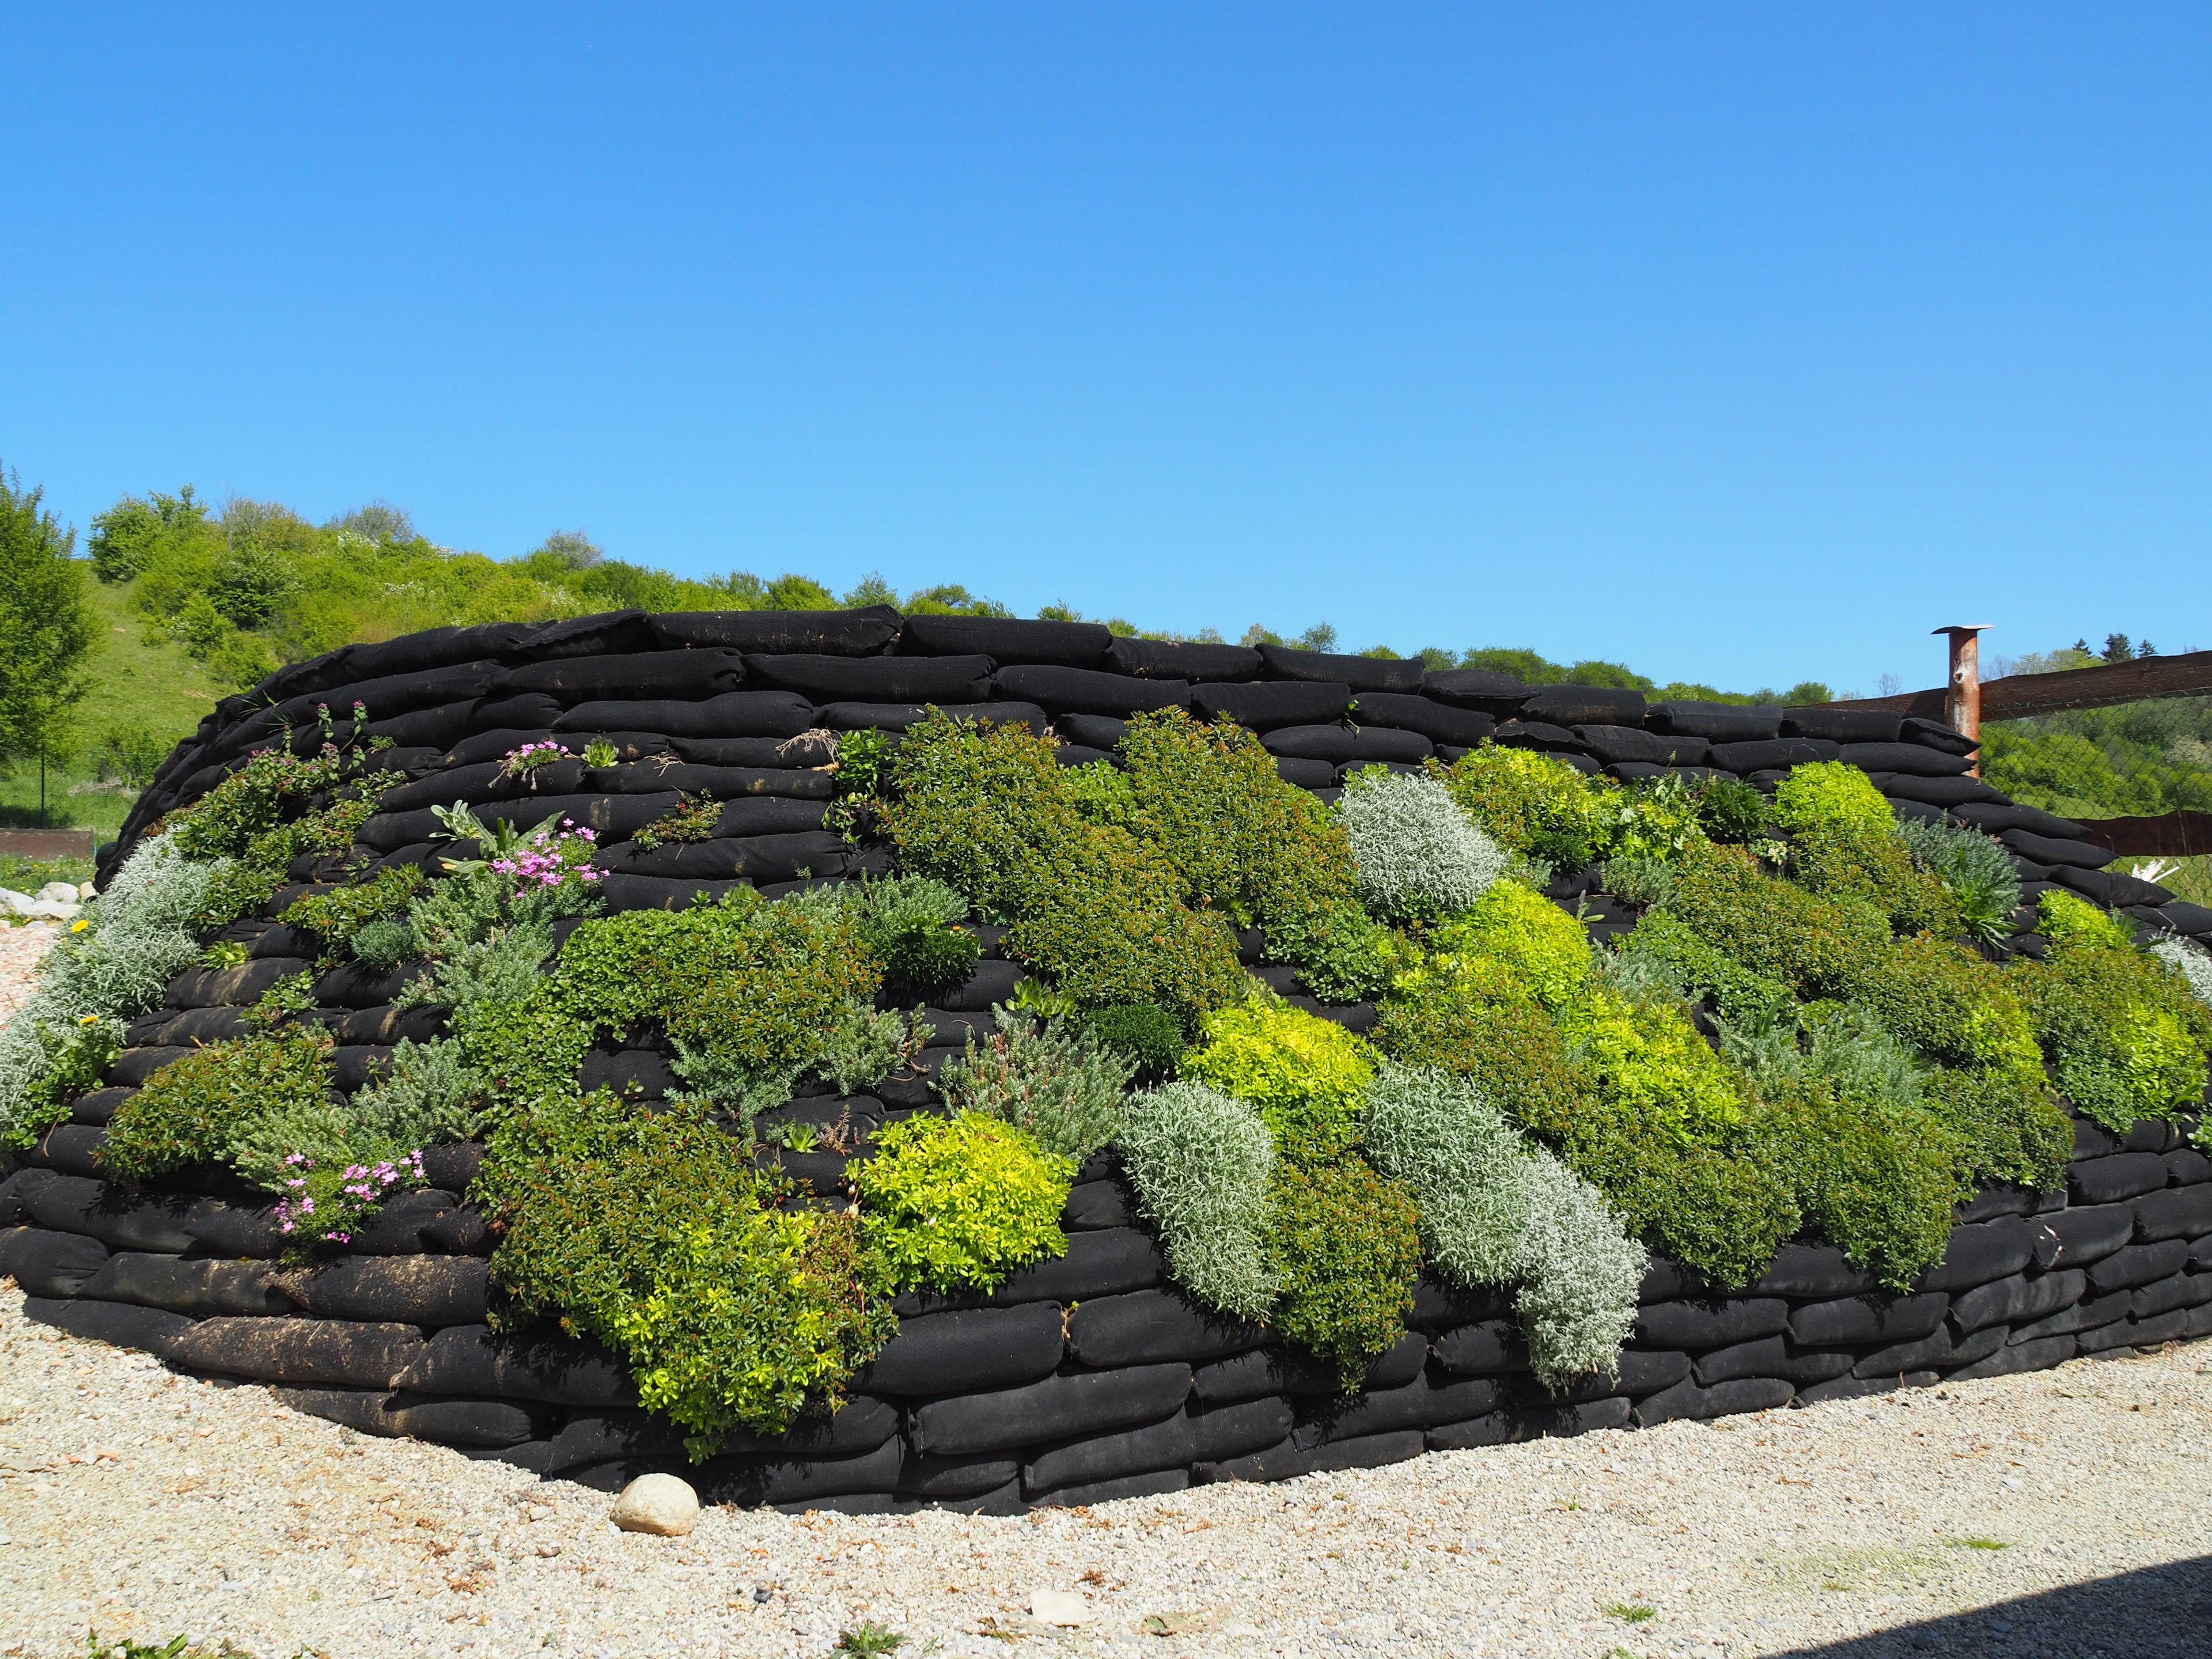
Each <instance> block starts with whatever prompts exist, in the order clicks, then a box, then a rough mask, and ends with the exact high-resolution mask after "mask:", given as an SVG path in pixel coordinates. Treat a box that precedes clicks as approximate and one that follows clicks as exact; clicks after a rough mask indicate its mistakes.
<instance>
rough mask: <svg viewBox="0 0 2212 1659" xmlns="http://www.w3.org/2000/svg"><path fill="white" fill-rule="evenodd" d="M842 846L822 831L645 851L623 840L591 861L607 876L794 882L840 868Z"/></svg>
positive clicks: (725, 838)
mask: <svg viewBox="0 0 2212 1659" xmlns="http://www.w3.org/2000/svg"><path fill="white" fill-rule="evenodd" d="M845 854H846V848H845V843H844V842H843V841H842V839H841V838H840V837H838V836H836V835H834V834H832V833H831V832H830V831H829V830H827V829H808V830H803V831H800V832H799V833H797V834H794V835H787V836H717V837H716V838H714V840H711V841H694V842H677V843H676V844H675V845H673V846H671V847H656V848H650V849H647V848H640V847H638V846H637V845H636V844H635V842H622V843H620V844H618V845H617V846H613V847H610V848H605V850H604V851H603V852H602V853H600V854H599V855H598V856H597V857H595V858H594V860H592V861H593V862H594V863H595V864H597V865H598V866H599V868H601V869H602V870H605V871H606V872H608V873H609V874H610V875H627V876H658V877H661V878H676V879H681V880H684V881H693V880H696V881H733V880H737V879H738V878H744V879H745V880H747V881H753V882H773V881H799V880H802V879H805V878H806V877H809V876H834V875H836V874H838V873H840V872H842V870H843V869H844V867H845Z"/></svg>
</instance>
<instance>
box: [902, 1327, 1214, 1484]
mask: <svg viewBox="0 0 2212 1659" xmlns="http://www.w3.org/2000/svg"><path fill="white" fill-rule="evenodd" d="M929 1317H930V1318H931V1319H963V1318H973V1317H974V1316H973V1315H965V1314H933V1315H931V1316H929ZM922 1322H923V1321H921V1320H914V1321H908V1322H907V1323H908V1325H911V1324H919V1323H922ZM906 1328H907V1326H906V1325H902V1326H901V1331H902V1333H903V1332H904V1330H905V1329H906ZM1189 1393H1190V1367H1189V1366H1188V1365H1187V1364H1153V1365H1127V1366H1122V1367H1121V1368H1119V1369H1117V1370H1098V1371H1066V1372H1062V1373H1060V1374H1059V1375H1056V1376H1047V1377H1045V1378H1043V1379H1042V1380H1041V1381H1036V1382H1031V1383H1027V1384H1024V1386H1021V1387H1018V1388H1012V1389H994V1390H991V1391H988V1392H976V1393H970V1394H960V1395H953V1396H951V1398H949V1399H940V1400H932V1401H927V1402H926V1403H924V1404H921V1405H919V1406H916V1407H914V1409H913V1410H912V1411H911V1412H910V1413H908V1425H907V1438H908V1440H909V1441H910V1442H911V1443H912V1444H913V1446H914V1449H915V1451H917V1452H926V1453H928V1454H930V1455H933V1456H951V1455H970V1454H973V1453H976V1452H995V1451H1005V1450H1008V1449H1012V1448H1015V1447H1019V1446H1033V1445H1037V1444H1040V1443H1043V1442H1046V1441H1052V1440H1060V1439H1064V1438H1066V1437H1070V1436H1073V1435H1088V1434H1097V1433H1102V1432H1103V1431H1107V1430H1110V1429H1119V1428H1125V1427H1127V1426H1128V1425H1131V1424H1133V1423H1153V1422H1158V1420H1159V1419H1162V1418H1164V1417H1166V1416H1168V1415H1170V1413H1175V1412H1178V1411H1180V1410H1182V1405H1183V1401H1184V1400H1185V1398H1186V1397H1187V1396H1188V1394H1189Z"/></svg>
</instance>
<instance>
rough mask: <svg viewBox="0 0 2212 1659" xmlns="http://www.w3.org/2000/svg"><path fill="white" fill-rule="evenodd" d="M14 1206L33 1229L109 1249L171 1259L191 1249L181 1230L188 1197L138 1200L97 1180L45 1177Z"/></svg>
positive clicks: (128, 1191) (23, 1192)
mask: <svg viewBox="0 0 2212 1659" xmlns="http://www.w3.org/2000/svg"><path fill="white" fill-rule="evenodd" d="M18 1202H19V1203H20V1204H21V1207H22V1211H23V1213H24V1215H25V1216H26V1217H27V1218H28V1219H29V1220H31V1221H32V1222H33V1223H35V1224H36V1225H39V1226H41V1227H51V1228H52V1229H54V1230H55V1231H58V1232H67V1233H82V1234H85V1235H86V1236H87V1237H92V1238H96V1239H98V1240H100V1243H103V1244H106V1246H107V1247H108V1248H109V1249H117V1250H154V1251H160V1252H164V1253H167V1254H171V1255H173V1254H175V1253H177V1252H179V1251H183V1250H188V1249H191V1247H192V1236H191V1232H190V1231H187V1230H186V1228H185V1218H187V1216H189V1215H190V1213H191V1206H192V1200H191V1199H189V1198H185V1197H168V1198H140V1197H138V1196H137V1194H135V1193H133V1192H132V1191H131V1189H130V1188H125V1187H120V1186H117V1185H114V1184H113V1183H112V1182H107V1181H104V1180H100V1179H99V1178H97V1177H90V1176H70V1175H52V1174H49V1175H48V1176H46V1179H45V1180H43V1181H41V1182H38V1183H37V1184H35V1185H26V1186H25V1187H24V1188H22V1189H21V1196H20V1198H19V1200H18Z"/></svg>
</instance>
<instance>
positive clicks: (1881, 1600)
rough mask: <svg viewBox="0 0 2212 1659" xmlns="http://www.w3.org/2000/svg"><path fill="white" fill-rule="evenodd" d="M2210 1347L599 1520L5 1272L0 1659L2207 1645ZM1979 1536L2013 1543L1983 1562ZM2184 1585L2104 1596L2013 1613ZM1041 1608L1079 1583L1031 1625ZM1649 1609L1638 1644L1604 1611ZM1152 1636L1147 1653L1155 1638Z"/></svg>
mask: <svg viewBox="0 0 2212 1659" xmlns="http://www.w3.org/2000/svg"><path fill="white" fill-rule="evenodd" d="M2208 1454H2212V1346H2208V1345H2202V1344H2199V1345H2195V1346H2186V1347H2174V1348H2170V1349H2168V1350H2166V1352H2162V1353H2159V1354H2155V1355H2149V1356H2133V1355H2130V1356H2127V1357H2124V1358H2120V1359H2118V1360H2114V1361H2100V1362H2091V1361H2077V1362H2075V1363H2074V1364H2069V1365H2067V1366H2065V1367H2063V1369H2061V1370H2057V1371H2051V1372H2046V1373H2044V1374H2041V1375H2039V1376H2025V1377H2010V1378H2005V1379H2002V1380H1998V1381H1994V1382H1985V1383H1965V1384H1960V1385H1955V1386H1952V1387H1948V1388H1946V1389H1942V1390H1938V1391H1929V1392H1921V1393H1914V1394H1909V1395H1893V1396H1888V1397H1885V1398H1881V1399H1877V1400H1872V1401H1849V1402H1841V1403H1836V1404H1831V1405H1824V1406H1819V1407H1812V1408H1810V1409H1808V1410H1803V1411H1785V1412H1778V1413H1769V1414H1766V1415H1763V1416H1757V1417H1743V1418H1735V1419H1726V1420H1723V1421H1721V1422H1718V1423H1713V1424H1691V1423H1675V1424H1669V1425H1666V1426H1664V1427H1662V1428H1659V1429H1655V1430H1650V1431H1644V1432H1640V1433H1638V1432H1630V1431H1621V1432H1613V1433H1601V1434H1593V1435H1590V1436H1588V1437H1583V1438H1582V1439H1579V1440H1574V1441H1565V1442H1561V1441H1548V1442H1541V1443H1534V1444H1528V1445H1520V1446H1510V1447H1504V1448H1498V1449H1492V1450H1487V1451H1475V1452H1460V1453H1453V1454H1449V1455H1439V1456H1432V1457H1427V1458H1424V1459H1421V1460H1419V1461H1418V1462H1413V1463H1410V1464H1402V1465H1400V1466H1398V1467H1396V1468H1389V1469H1381V1470H1373V1471H1366V1472H1362V1473H1357V1474H1332V1475H1319V1476H1311V1477H1309V1478H1307V1479H1305V1480H1300V1481H1296V1482H1292V1483H1291V1484H1289V1485H1287V1486H1215V1487H1207V1488H1201V1489H1198V1490H1194V1491H1192V1492H1185V1493H1179V1494H1176V1496H1173V1497H1171V1498H1146V1499H1137V1500H1132V1501H1128V1502H1125V1503H1120V1504H1104V1505H1101V1506H1099V1507H1098V1508H1097V1509H1095V1510H1088V1511H1085V1510H1070V1511H1053V1512H1048V1513H1045V1514H1041V1515H1036V1516H1025V1517H1022V1518H1019V1519H1001V1520H984V1519H976V1518H969V1517H964V1516H950V1515H943V1514H928V1515H922V1516H903V1517H878V1518H866V1517H861V1518H854V1517H846V1516H830V1515H821V1514H817V1515H810V1516H783V1515H778V1514H775V1513H772V1512H746V1511H734V1510H710V1511H708V1514H707V1515H706V1516H704V1517H703V1519H702V1522H701V1523H700V1526H699V1528H698V1529H697V1530H696V1532H695V1533H693V1534H691V1535H690V1537H689V1538H686V1539H681V1540H665V1539H655V1538H647V1537H641V1536H634V1535H630V1534H622V1533H617V1532H616V1531H615V1530H614V1529H613V1528H611V1527H610V1526H609V1525H608V1523H607V1522H606V1519H605V1516H606V1512H607V1508H608V1505H609V1502H610V1500H609V1499H608V1498H606V1497H605V1496H603V1495H601V1494H599V1493H597V1492H590V1491H587V1490H586V1489H585V1488H583V1487H580V1486H574V1485H570V1484H568V1483H562V1482H554V1483H544V1484H541V1483H540V1482H538V1481H537V1480H535V1479H533V1478H532V1477H531V1476H528V1475H526V1474H522V1473H520V1471H517V1470H514V1469H512V1468H507V1466H505V1465H503V1464H499V1463H494V1462H471V1461H470V1460H469V1459H466V1458H465V1457H463V1456H461V1455H459V1454H457V1453H454V1452H452V1451H447V1450H444V1449H440V1448H436V1447H433V1446H429V1445H425V1444H419V1443H411V1442H404V1441H380V1440H374V1439H368V1438H364V1437H361V1436H359V1435H356V1434H355V1433H353V1432H352V1431H349V1430H343V1429H340V1428H338V1427H337V1426H336V1425H331V1424H328V1423H324V1422H321V1421H319V1420H316V1419H310V1418H305V1417H301V1416H298V1415H295V1414H294V1413H290V1412H289V1411H288V1410H285V1409H283V1408H282V1407H278V1406H276V1403H275V1401H274V1400H273V1398H272V1396H271V1395H270V1394H269V1392H268V1391H267V1390H266V1389H261V1388H258V1387H255V1386H251V1385H240V1386H223V1385H219V1384H211V1383H199V1382H194V1381H191V1380H189V1379H186V1378H183V1377H179V1376H174V1375H173V1374H171V1373H170V1372H168V1371H167V1370H164V1369H162V1368H161V1366H160V1365H159V1364H156V1363H155V1361H153V1360H152V1359H150V1358H146V1357H143V1356H137V1355H131V1354H128V1353H125V1352H120V1351H118V1350H115V1349H111V1348H107V1347H104V1346H100V1345H99V1344H96V1343H91V1342H85V1341H80V1340H76V1339H74V1338H70V1337H65V1336H63V1335H61V1334H59V1333H57V1332H54V1331H52V1330H50V1329H47V1328H43V1327H40V1326H35V1325H33V1324H31V1323H29V1322H27V1321H26V1320H25V1319H24V1318H23V1316H22V1314H21V1297H20V1296H18V1295H17V1293H16V1292H15V1291H14V1290H13V1289H12V1287H10V1288H5V1289H0V1534H4V1538H5V1541H4V1543H0V1655H4V1656H8V1659H16V1656H23V1659H32V1656H36V1659H83V1656H84V1654H85V1651H86V1638H87V1633H88V1631H97V1632H98V1633H99V1634H100V1636H102V1637H105V1638H115V1639H119V1638H124V1637H130V1638H135V1639H137V1640H141V1641H152V1640H156V1639H167V1638H169V1637H171V1636H173V1635H177V1634H188V1635H190V1636H191V1637H192V1638H194V1639H195V1640H196V1641H198V1642H201V1643H204V1644H208V1645H209V1646H210V1648H215V1647H216V1646H218V1645H219V1644H222V1643H226V1642H227V1643H229V1644H234V1645H235V1647H236V1648H237V1649H239V1650H243V1651H245V1652H248V1653H252V1654H255V1655H259V1656H268V1659H292V1656H294V1655H295V1654H299V1653H302V1652H306V1653H312V1654H315V1655H319V1656H325V1659H355V1656H378V1659H386V1656H415V1655H428V1654H454V1655H465V1656H468V1659H493V1656H512V1655H520V1654H535V1653H538V1652H541V1651H542V1652H550V1653H559V1654H564V1655H574V1656H586V1659H613V1656H623V1659H629V1656H636V1659H677V1656H724V1655H729V1656H738V1655H744V1656H755V1655H759V1656H768V1655H783V1654H803V1655H818V1654H823V1653H825V1652H828V1651H829V1650H831V1648H832V1646H833V1644H835V1643H836V1640H837V1638H838V1636H839V1633H840V1632H842V1631H843V1630H844V1629H846V1628H847V1627H848V1626H852V1625H854V1624H855V1623H857V1622H858V1621H860V1620H864V1619H865V1620H872V1621H874V1622H876V1623H878V1624H880V1625H883V1626H889V1627H890V1628H892V1629H895V1630H898V1631H902V1632H906V1633H907V1634H908V1637H909V1638H910V1639H909V1641H908V1644H907V1645H906V1646H905V1647H904V1648H902V1650H900V1651H901V1652H902V1654H904V1655H907V1656H909V1659H911V1656H915V1655H917V1654H921V1653H925V1652H931V1651H934V1652H937V1653H939V1654H943V1655H982V1654H989V1655H1001V1654H1006V1653H1015V1652H1022V1651H1028V1652H1033V1653H1038V1654H1063V1653H1064V1654H1069V1655H1079V1654H1115V1655H1122V1654H1126V1655H1144V1656H1160V1659H1170V1656H1176V1659H1180V1656H1184V1655H1215V1654H1220V1655H1245V1654H1275V1653H1281V1654H1298V1655H1309V1654H1327V1655H1334V1654H1338V1653H1344V1652H1353V1653H1368V1652H1372V1653H1387V1654H1390V1655H1413V1656H1424V1659H1425V1656H1437V1659H1443V1656H1452V1659H1461V1656H1477V1655H1516V1656H1518V1655H1554V1654H1557V1655H1576V1656H1590V1659H1604V1656H1614V1659H1619V1656H1623V1655H1626V1656H1634V1659H1656V1656H1660V1655H1682V1656H1692V1655H1694V1656H1707V1655H1711V1656H1719V1655H1723V1654H1725V1655H1729V1656H1735V1655H1751V1654H1772V1653H1783V1652H1788V1651H1792V1650H1798V1649H1802V1648H1814V1647H1819V1646H1821V1645H1823V1644H1829V1643H1834V1642H1838V1641H1842V1640H1844V1639H1845V1638H1852V1637H1857V1636H1860V1635H1863V1634H1865V1633H1868V1632H1881V1631H1885V1630H1893V1629H1898V1628H1899V1627H1909V1626H1914V1625H1915V1624H1916V1623H1917V1621H1921V1620H1929V1619H1936V1618H1940V1617H1942V1616H1945V1615H1950V1614H1954V1613H1963V1612H1968V1611H1970V1610H1974V1609H1994V1610H1995V1611H1993V1612H1992V1613H1989V1614H1987V1615H1984V1616H1977V1617H1974V1618H1972V1619H1970V1620H1966V1622H1965V1623H1964V1624H1963V1625H1961V1626H1955V1627H1945V1628H1939V1629H1938V1630H1936V1631H1933V1632H1931V1631H1927V1630H1912V1629H1906V1630H1905V1632H1904V1633H1903V1635H1902V1636H1900V1637H1899V1638H1897V1639H1896V1640H1895V1641H1881V1642H1877V1643H1874V1644H1864V1645H1860V1644H1855V1645H1853V1646H1852V1647H1851V1649H1850V1652H1851V1653H1852V1654H1853V1655H1854V1656H1861V1655H1865V1656H1871V1655H1875V1654H1890V1653H1896V1654H1899V1655H1903V1654H1908V1653H1915V1652H1922V1651H1936V1652H1942V1653H1944V1654H1947V1655H1948V1654H1979V1653H1990V1654H1996V1653H2008V1654H2034V1655H2039V1656H2042V1655H2063V1654H2075V1653H2083V1654H2087V1653H2100V1652H2101V1653H2110V1654H2114V1655H2119V1656H2126V1659H2136V1656H2143V1655H2164V1654H2173V1655H2182V1654H2192V1655H2195V1654H2203V1653H2204V1652H2206V1651H2208V1650H2212V1642H2208V1638H2207V1635H2206V1632H2208V1630H2212V1576H2208V1574H2207V1572H2206V1565H2207V1564H2206V1560H2205V1558H2206V1557H2207V1556H2208V1555H2212V1481H2208V1480H2207V1470H2208V1467H2212V1465H2208V1462H2207V1456H2208ZM1969 1540H1976V1541H1980V1543H1981V1544H1982V1545H1984V1546H1987V1545H1992V1544H2002V1545H2003V1546H2004V1547H2002V1548H1990V1547H1975V1546H1974V1545H1973V1544H1971V1543H1969V1542H1968V1541H1969ZM2171 1563H2193V1564H2194V1565H2190V1566H2185V1567H2183V1568H2181V1569H2179V1571H2173V1572H2169V1573H2166V1574H2165V1575H2162V1576H2160V1577H2158V1578H2157V1579H2156V1580H2155V1582H2153V1583H2148V1584H2146V1583H2128V1584H2124V1585H2121V1586H2118V1587H2114V1588H2113V1589H2110V1590H2108V1591H2106V1592H2105V1593H2103V1595H2102V1597H2101V1600H2092V1601H2090V1602H2088V1603H2086V1604H2084V1603H2082V1602H2081V1601H2076V1602H2075V1603H2074V1604H2073V1605H2069V1606H2060V1607H2038V1606H2036V1605H2034V1604H2032V1603H2031V1604H2028V1605H2027V1606H2023V1607H2011V1608H2007V1607H2002V1605H2001V1604H2003V1603H2007V1602H2008V1601H2014V1600H2015V1598H2021V1597H2027V1596H2034V1595H2039V1594H2041V1593H2043V1592H2046V1591H2051V1590H2055V1589H2061V1588H2063V1587H2065V1586H2070V1585H2081V1584H2084V1583H2089V1582H2091V1581H2094V1580H2098V1579H2100V1578H2104V1577H2107V1576H2109V1575H2112V1574H2116V1573H2121V1572H2126V1571H2131V1570H2136V1569H2142V1568H2152V1567H2157V1566H2160V1565H2163V1564H2171ZM1037 1589H1060V1590H1072V1591H1074V1592H1077V1593H1079V1594H1080V1595H1084V1596H1085V1598H1087V1601H1088V1603H1089V1605H1090V1607H1091V1610H1092V1612H1093V1613H1094V1615H1095V1619H1094V1622H1092V1623H1091V1624H1089V1625H1087V1626H1082V1627H1080V1628H1078V1629H1074V1630H1057V1631H1055V1630H1052V1629H1048V1628H1047V1627H1045V1626H1041V1625H1039V1624H1038V1623H1037V1622H1036V1621H1035V1620H1033V1619H1031V1618H1030V1616H1029V1614H1028V1611H1027V1609H1028V1602H1029V1597H1030V1595H1031V1594H1032V1593H1033V1592H1034V1591H1036V1590H1037ZM1608 1604H1611V1605H1614V1606H1617V1607H1620V1608H1621V1609H1622V1610H1623V1612H1624V1613H1626V1612H1627V1611H1629V1610H1631V1609H1632V1608H1635V1607H1650V1608H1651V1609H1653V1613H1652V1614H1651V1616H1650V1617H1649V1618H1648V1619H1646V1620H1640V1621H1632V1620H1630V1619H1627V1618H1625V1617H1622V1616H1619V1615H1616V1614H1609V1613H1607V1612H1606V1611H1605V1609H1606V1607H1607V1605H1608ZM1148 1619H1149V1620H1152V1621H1153V1624H1152V1628H1153V1630H1154V1631H1156V1632H1157V1631H1159V1630H1163V1629H1164V1630H1165V1631H1166V1632H1168V1633H1166V1634H1164V1635H1161V1634H1149V1633H1146V1620H1148Z"/></svg>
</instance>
